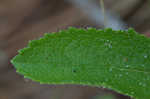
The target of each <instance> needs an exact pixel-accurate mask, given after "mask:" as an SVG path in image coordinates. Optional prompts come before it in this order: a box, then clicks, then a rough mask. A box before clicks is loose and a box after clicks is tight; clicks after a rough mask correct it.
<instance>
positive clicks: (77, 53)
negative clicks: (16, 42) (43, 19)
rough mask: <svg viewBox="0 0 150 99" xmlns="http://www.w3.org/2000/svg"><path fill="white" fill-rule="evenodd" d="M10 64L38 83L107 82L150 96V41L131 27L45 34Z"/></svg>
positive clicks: (141, 96) (138, 97)
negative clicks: (124, 29)
mask: <svg viewBox="0 0 150 99" xmlns="http://www.w3.org/2000/svg"><path fill="white" fill-rule="evenodd" d="M11 62H12V64H14V66H15V68H16V70H17V72H19V73H20V74H22V75H24V77H25V78H30V79H32V80H34V81H38V82H40V83H44V84H82V85H90V86H103V87H106V88H109V89H112V90H115V91H117V92H119V93H122V94H125V95H129V96H131V97H134V98H136V99H150V39H149V38H147V37H145V36H143V35H140V34H138V33H136V32H135V31H134V30H133V29H129V30H127V31H123V30H120V31H115V30H112V29H104V30H101V29H100V30H96V29H94V28H89V29H87V30H85V29H76V28H69V29H68V30H62V31H60V32H58V33H47V34H45V36H44V37H43V38H41V39H39V40H33V41H31V42H30V43H29V45H28V47H27V48H24V49H22V50H20V51H19V54H18V55H17V56H16V57H14V58H13V59H12V61H11Z"/></svg>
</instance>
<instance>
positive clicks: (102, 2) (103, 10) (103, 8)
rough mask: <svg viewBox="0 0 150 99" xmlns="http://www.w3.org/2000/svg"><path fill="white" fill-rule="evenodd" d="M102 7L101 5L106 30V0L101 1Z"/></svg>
mask: <svg viewBox="0 0 150 99" xmlns="http://www.w3.org/2000/svg"><path fill="white" fill-rule="evenodd" d="M100 5H101V9H102V14H103V16H104V28H105V27H106V26H107V19H106V16H105V7H104V0H100Z"/></svg>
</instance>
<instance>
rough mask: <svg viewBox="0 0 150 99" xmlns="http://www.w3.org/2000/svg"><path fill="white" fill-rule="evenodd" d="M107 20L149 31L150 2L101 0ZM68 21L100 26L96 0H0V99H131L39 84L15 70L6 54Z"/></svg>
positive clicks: (11, 54) (115, 25)
mask: <svg viewBox="0 0 150 99" xmlns="http://www.w3.org/2000/svg"><path fill="white" fill-rule="evenodd" d="M104 3H105V8H106V9H105V10H106V18H107V25H106V27H112V28H113V29H116V30H117V29H127V28H129V27H133V28H135V30H136V31H137V32H140V33H144V34H145V35H147V36H148V35H149V33H150V1H148V0H104ZM69 26H74V27H77V28H87V27H95V28H104V18H103V15H102V10H101V9H100V1H99V0H0V99H130V98H129V97H127V96H123V95H121V94H119V93H116V92H114V91H111V90H108V89H105V88H97V87H88V86H79V85H57V86H56V85H40V84H39V83H37V82H33V81H31V80H28V79H24V78H23V76H21V75H19V74H17V73H16V72H15V68H14V67H13V66H12V64H11V63H10V59H11V58H12V57H14V56H15V55H16V54H17V50H18V49H21V48H23V47H25V46H26V45H27V43H28V41H29V40H33V39H36V38H38V37H41V36H42V35H43V34H44V33H45V32H57V31H59V30H60V29H66V28H67V27H69Z"/></svg>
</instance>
